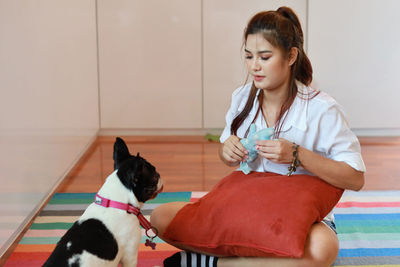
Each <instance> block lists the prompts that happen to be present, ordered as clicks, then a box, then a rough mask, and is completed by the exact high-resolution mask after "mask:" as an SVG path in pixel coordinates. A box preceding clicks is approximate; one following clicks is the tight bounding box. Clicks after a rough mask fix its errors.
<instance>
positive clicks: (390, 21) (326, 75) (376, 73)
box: [309, 0, 400, 134]
mask: <svg viewBox="0 0 400 267" xmlns="http://www.w3.org/2000/svg"><path fill="white" fill-rule="evenodd" d="M399 8H400V2H399V1H396V0H388V1H379V0H352V1H346V0H338V1H334V2H333V1H327V0H310V3H309V56H310V59H311V62H312V63H313V67H314V77H315V79H314V83H313V84H314V85H315V87H317V88H319V89H321V90H323V91H326V92H328V93H330V94H331V95H332V96H334V97H335V98H336V99H337V100H338V102H339V103H341V104H342V105H343V106H344V108H345V110H346V111H347V114H348V117H349V120H350V123H351V126H352V127H353V128H358V129H387V130H388V132H387V133H389V132H390V130H395V129H397V134H399V132H400V118H399V117H398V116H397V114H400V105H399V104H398V99H400V82H399V78H398V77H399V67H398V62H399V61H400V46H399V43H400V36H399V34H397V25H399V24H400V17H399V16H398V10H399ZM382 133H384V132H381V134H382Z"/></svg>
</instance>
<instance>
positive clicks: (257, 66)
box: [251, 59, 261, 71]
mask: <svg viewBox="0 0 400 267" xmlns="http://www.w3.org/2000/svg"><path fill="white" fill-rule="evenodd" d="M260 67H261V66H260V64H259V62H258V60H257V59H253V62H252V64H251V68H252V69H253V70H255V71H256V70H260Z"/></svg>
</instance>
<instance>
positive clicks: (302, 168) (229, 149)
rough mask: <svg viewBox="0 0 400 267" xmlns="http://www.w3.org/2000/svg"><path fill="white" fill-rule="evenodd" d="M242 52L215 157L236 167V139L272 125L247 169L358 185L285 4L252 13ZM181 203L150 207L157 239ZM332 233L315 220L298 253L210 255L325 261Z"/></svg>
mask: <svg viewBox="0 0 400 267" xmlns="http://www.w3.org/2000/svg"><path fill="white" fill-rule="evenodd" d="M244 51H245V54H246V64H247V68H248V71H249V75H251V76H252V77H253V82H252V83H249V84H247V85H245V86H243V87H241V88H239V89H237V90H236V91H235V92H234V93H233V95H232V104H231V107H230V109H229V111H228V113H227V116H226V127H225V129H224V131H223V133H222V135H221V139H220V140H221V143H222V148H221V153H220V157H221V159H222V161H223V162H224V163H225V164H227V165H229V166H237V165H238V164H240V162H242V161H245V160H246V159H247V154H248V152H247V151H246V149H245V148H244V147H243V145H242V144H241V143H240V139H241V138H244V137H246V136H247V134H248V131H249V127H250V124H252V123H254V124H255V125H256V128H257V130H260V129H263V128H266V127H274V138H273V139H272V140H265V141H257V150H258V155H259V156H258V158H257V160H255V161H253V162H251V163H249V166H250V168H251V170H253V171H257V172H273V173H278V174H284V175H285V174H287V173H288V167H289V169H290V171H291V172H295V173H296V174H310V175H314V176H317V177H319V178H320V179H322V180H324V181H325V182H327V183H329V184H332V185H334V186H336V187H339V188H343V189H351V190H360V189H361V187H362V186H363V184H364V172H365V166H364V163H363V160H362V158H361V153H360V145H359V142H358V140H357V138H356V136H355V135H354V134H353V133H352V132H351V130H350V129H349V126H348V124H347V122H346V118H345V117H344V114H343V111H342V109H341V107H340V106H339V105H338V104H337V103H336V102H335V100H334V99H333V98H331V97H330V96H328V95H327V94H325V93H323V92H317V91H315V90H313V89H311V88H310V87H309V84H310V83H311V81H312V67H311V63H310V61H309V59H308V58H307V56H306V54H305V52H304V49H303V32H302V29H301V25H300V22H299V20H298V18H297V16H296V14H295V13H294V12H293V11H292V10H291V9H290V8H287V7H281V8H279V9H278V10H277V11H267V12H260V13H258V14H256V15H255V16H254V17H253V18H252V19H251V20H250V21H249V23H248V25H247V28H246V30H245V34H244ZM294 152H295V153H294ZM290 166H292V167H291V168H290ZM184 204H186V203H170V204H166V205H164V206H161V207H159V208H157V209H156V210H155V211H154V212H153V214H152V223H153V225H154V226H155V227H156V228H158V229H159V231H160V233H161V237H162V233H163V232H164V231H165V230H166V228H167V226H168V224H169V223H170V222H171V220H172V219H173V218H174V216H175V215H176V213H177V212H178V211H179V210H180V209H181V208H182V207H183V206H184ZM334 230H335V228H334V223H333V215H328V216H327V217H326V218H325V219H324V221H323V222H319V223H315V224H314V225H313V226H312V227H311V230H310V232H309V234H308V239H307V241H306V245H305V249H304V255H303V256H302V257H301V258H254V257H244V258H235V257H230V258H222V257H221V258H216V257H215V258H214V259H213V262H214V265H215V266H230V267H233V266H330V265H331V264H333V262H334V261H335V259H336V257H337V254H338V250H339V248H338V239H337V236H336V233H335V231H334ZM166 241H167V242H168V240H166ZM171 243H172V242H171ZM173 245H175V246H177V247H179V248H182V249H187V250H191V251H193V249H191V248H190V247H184V246H182V245H180V244H173ZM181 257H186V256H185V254H184V253H179V254H175V255H173V256H172V257H170V258H168V259H166V260H165V266H180V260H181ZM193 262H195V261H193ZM192 266H196V265H195V264H194V265H192Z"/></svg>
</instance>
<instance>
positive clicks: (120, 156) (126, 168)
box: [43, 138, 162, 267]
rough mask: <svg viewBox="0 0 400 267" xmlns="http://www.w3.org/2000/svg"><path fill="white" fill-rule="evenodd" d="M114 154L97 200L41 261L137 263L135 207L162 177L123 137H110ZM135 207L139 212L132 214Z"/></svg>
mask: <svg viewBox="0 0 400 267" xmlns="http://www.w3.org/2000/svg"><path fill="white" fill-rule="evenodd" d="M113 158H114V169H115V171H114V172H113V173H112V174H111V175H110V176H108V178H107V180H106V182H105V183H104V185H103V186H102V187H101V189H100V191H99V192H98V193H97V195H96V200H95V202H94V203H92V204H90V205H89V207H88V208H87V209H86V210H85V212H84V213H83V215H82V216H81V217H80V218H79V220H78V221H76V222H75V223H74V225H73V226H72V227H71V229H69V230H68V232H67V233H66V234H65V235H64V236H63V237H62V238H61V240H60V241H59V242H58V243H57V246H56V248H55V249H54V251H53V253H52V254H51V255H50V257H49V258H48V259H47V261H46V262H45V264H44V265H43V266H57V267H63V266H96V267H99V266H118V264H119V263H121V264H122V266H124V267H126V266H136V264H137V254H138V249H139V244H140V240H141V230H140V226H139V224H140V219H141V218H142V219H143V217H140V216H143V215H142V214H141V213H140V212H139V210H140V208H141V207H142V205H143V203H144V202H145V201H147V200H149V199H152V198H155V197H156V195H157V194H158V193H159V192H161V190H162V182H161V179H160V175H159V174H158V173H157V171H156V169H155V168H154V166H153V165H151V164H150V163H149V162H147V161H146V160H145V159H144V158H142V157H140V156H139V153H138V154H137V156H132V155H131V154H130V153H129V150H128V147H127V146H126V144H125V142H124V141H123V140H122V139H121V138H117V140H116V141H115V143H114V156H113ZM138 212H139V215H140V216H139V215H138V216H135V215H134V214H135V213H138ZM132 213H134V214H132ZM147 223H148V222H147Z"/></svg>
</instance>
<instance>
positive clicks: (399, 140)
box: [57, 136, 400, 192]
mask: <svg viewBox="0 0 400 267" xmlns="http://www.w3.org/2000/svg"><path fill="white" fill-rule="evenodd" d="M123 138H124V140H125V141H126V143H127V145H128V147H129V149H130V151H131V152H133V153H135V154H136V153H137V152H140V155H141V156H143V157H144V158H146V159H147V160H148V161H149V162H151V163H152V164H153V165H154V166H156V168H157V170H158V172H159V173H160V175H161V177H162V178H163V181H164V191H166V192H173V191H209V190H210V189H211V188H212V187H213V186H214V185H215V184H216V183H217V182H218V181H219V180H220V179H221V178H222V177H224V176H226V175H227V174H228V173H230V172H231V171H233V170H234V169H235V168H230V167H227V166H225V165H224V164H222V162H221V161H220V159H219V157H218V149H219V146H220V144H219V143H215V142H209V141H207V140H205V139H204V137H202V136H185V137H180V136H168V137H165V136H157V137H143V136H135V137H133V136H129V137H123ZM114 140H115V139H114V137H99V138H98V139H97V140H96V142H95V143H94V144H93V146H92V147H91V148H90V149H89V151H88V152H87V153H86V155H85V156H84V157H83V158H82V160H81V161H80V163H79V164H77V166H76V167H75V168H74V169H73V170H72V171H71V172H70V173H69V175H68V176H67V177H66V179H65V180H64V182H63V183H62V184H61V185H60V186H59V188H58V189H57V192H97V191H98V189H99V188H100V187H101V185H102V184H103V183H104V180H105V179H106V178H107V176H108V175H109V174H110V173H111V172H112V171H113V169H112V168H113V160H112V151H113V142H114ZM360 142H361V146H362V154H363V158H364V161H365V164H366V166H367V173H366V176H365V177H366V183H365V186H364V188H363V190H400V137H368V138H360ZM133 153H132V154H133Z"/></svg>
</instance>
